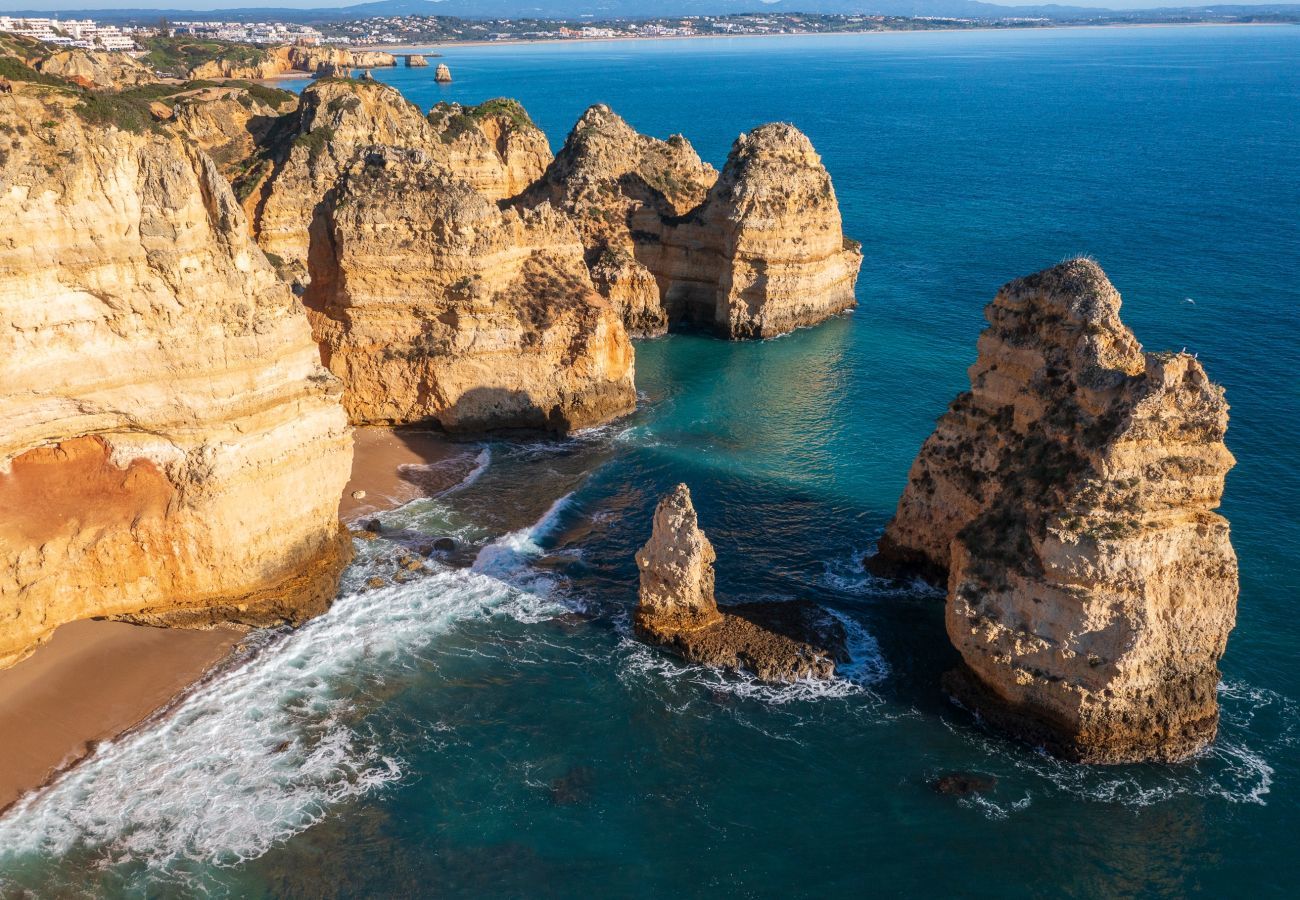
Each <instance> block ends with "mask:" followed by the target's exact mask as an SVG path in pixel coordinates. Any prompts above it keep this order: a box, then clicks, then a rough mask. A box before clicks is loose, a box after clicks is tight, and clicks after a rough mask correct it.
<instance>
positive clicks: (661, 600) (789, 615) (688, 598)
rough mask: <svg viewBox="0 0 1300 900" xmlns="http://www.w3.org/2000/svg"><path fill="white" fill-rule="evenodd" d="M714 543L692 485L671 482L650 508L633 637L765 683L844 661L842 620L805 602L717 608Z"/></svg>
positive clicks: (828, 670)
mask: <svg viewBox="0 0 1300 900" xmlns="http://www.w3.org/2000/svg"><path fill="white" fill-rule="evenodd" d="M716 559H717V557H716V554H715V553H714V551H713V545H712V544H710V543H709V539H708V538H707V537H706V536H705V534H704V532H703V531H701V530H700V526H699V521H698V519H697V517H696V514H695V506H694V504H693V503H692V502H691V492H690V489H689V488H687V487H686V485H684V484H679V485H677V487H676V488H674V489H673V491H672V492H671V493H669V494H668V495H666V496H665V497H664V498H663V499H662V500H660V501H659V505H658V507H657V508H656V509H655V515H654V528H653V531H652V533H651V536H650V540H649V541H648V542H647V543H646V545H645V546H644V547H642V548H641V550H640V551H639V552H638V553H637V555H636V562H637V567H638V568H639V569H640V572H641V590H640V598H639V602H638V604H637V608H636V613H635V616H634V619H633V621H634V624H635V627H636V633H637V636H638V637H640V638H641V639H642V640H644V641H646V642H647V643H650V644H653V645H655V646H658V647H662V648H663V649H665V650H668V651H670V652H672V653H674V654H676V655H677V656H680V657H681V658H682V659H684V660H685V661H686V662H690V663H697V664H700V665H706V666H717V667H719V668H723V669H727V670H729V671H746V672H752V673H753V674H755V675H757V676H758V678H759V679H761V680H763V681H772V682H786V681H799V680H801V679H807V678H831V677H833V676H834V675H835V665H836V663H843V662H846V661H847V659H848V657H847V655H846V653H845V633H844V628H843V626H842V625H841V624H840V623H839V622H838V621H837V620H836V619H834V618H833V617H832V616H831V615H830V614H829V613H827V612H826V611H825V610H823V609H821V608H820V607H818V606H817V605H815V604H813V603H809V602H807V601H802V600H797V601H786V602H761V603H741V604H735V605H730V606H726V607H721V608H720V607H719V606H718V604H717V601H716V599H715V598H714V594H713V583H714V574H713V563H714V562H715V560H716Z"/></svg>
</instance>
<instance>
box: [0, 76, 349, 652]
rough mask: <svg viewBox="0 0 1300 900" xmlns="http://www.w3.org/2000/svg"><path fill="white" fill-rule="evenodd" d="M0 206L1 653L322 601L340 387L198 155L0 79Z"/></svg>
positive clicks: (282, 612) (275, 614) (334, 536)
mask: <svg viewBox="0 0 1300 900" xmlns="http://www.w3.org/2000/svg"><path fill="white" fill-rule="evenodd" d="M32 122H43V123H49V124H47V125H46V126H45V127H43V128H42V129H41V134H40V139H37V138H36V136H35V135H33V134H32V133H30V132H29V131H28V130H27V128H26V127H23V126H26V125H27V124H28V123H32ZM0 218H2V219H3V221H4V222H5V223H6V227H5V228H4V230H3V231H2V232H0V321H2V322H3V323H4V324H5V327H4V328H0V421H3V422H4V423H5V424H4V427H3V428H2V429H0V509H3V510H4V511H5V512H4V515H3V516H0V665H7V664H11V663H13V662H15V661H16V660H18V659H20V658H21V657H22V656H23V655H25V654H26V653H27V652H29V651H30V650H31V649H32V648H33V647H34V646H35V645H36V644H37V643H39V642H40V641H42V640H44V639H45V638H47V637H48V636H49V634H50V633H51V631H52V630H53V629H54V628H55V627H57V626H58V625H59V624H61V623H63V622H67V621H72V620H75V619H81V618H86V617H90V616H107V617H116V618H125V619H129V620H132V621H140V622H148V623H153V624H181V625H196V626H201V625H205V624H209V623H212V622H215V621H222V620H230V621H238V622H246V623H256V624H267V623H275V622H294V621H298V620H300V619H301V618H303V617H305V616H307V615H311V614H313V613H315V612H318V611H320V610H322V609H323V608H324V607H325V606H326V605H327V604H328V602H329V600H330V598H331V597H332V596H333V593H334V588H335V583H336V579H337V575H338V572H339V570H340V568H341V566H342V564H343V562H344V561H345V560H346V558H347V555H348V552H349V545H348V543H347V541H346V540H345V539H344V538H343V537H342V536H341V534H340V530H339V526H338V520H337V508H338V501H339V496H340V494H341V491H342V488H343V485H344V484H345V482H346V481H347V478H348V474H349V469H350V463H351V438H350V435H349V431H348V427H347V422H346V417H345V415H344V412H343V410H342V408H341V406H340V404H339V402H338V398H339V393H340V388H339V385H338V383H337V380H336V379H334V378H333V376H331V375H330V374H329V373H328V372H326V371H325V370H324V369H322V368H321V366H320V364H319V357H318V351H317V348H316V346H315V345H314V343H313V342H312V340H311V336H310V334H309V330H308V325H307V322H306V321H305V320H304V318H303V316H302V314H301V312H300V309H299V307H298V305H297V303H296V302H295V300H294V299H293V298H292V297H291V295H290V293H289V291H288V290H287V289H286V288H285V287H284V286H283V285H282V284H281V283H280V282H279V281H278V280H277V279H276V277H275V275H274V273H273V272H272V270H271V268H270V266H269V265H267V263H266V260H265V258H264V257H263V255H262V254H261V252H260V251H259V250H258V249H257V248H256V246H255V245H253V244H252V242H251V240H250V239H249V237H248V235H247V228H246V224H245V222H244V218H243V214H242V212H241V210H240V208H239V205H238V204H237V203H236V202H235V199H234V197H233V195H232V193H231V191H230V188H229V187H228V185H227V184H226V183H225V181H224V180H223V179H222V178H221V177H220V175H219V174H218V172H217V170H216V168H215V167H214V165H213V164H212V162H211V161H210V160H209V159H208V157H207V156H205V155H204V154H203V153H201V152H199V151H197V150H194V149H192V148H189V147H186V146H185V145H184V144H183V143H182V142H181V141H180V140H179V139H178V138H174V137H169V136H164V135H161V134H158V133H154V132H152V131H148V130H146V131H143V132H142V133H139V134H134V133H129V132H126V131H121V130H118V129H117V128H115V127H111V126H110V127H102V126H90V125H88V124H87V123H86V121H85V120H84V119H83V118H81V117H80V115H79V114H78V112H77V109H76V101H75V98H73V97H71V96H65V95H63V94H62V93H60V92H56V91H48V90H44V89H37V90H33V91H32V92H30V93H29V92H19V91H15V92H13V93H10V94H4V95H0Z"/></svg>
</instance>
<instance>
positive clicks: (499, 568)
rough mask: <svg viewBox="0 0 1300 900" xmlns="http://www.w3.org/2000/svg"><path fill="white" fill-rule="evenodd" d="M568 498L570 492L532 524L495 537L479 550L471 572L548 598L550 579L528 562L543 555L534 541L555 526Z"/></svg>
mask: <svg viewBox="0 0 1300 900" xmlns="http://www.w3.org/2000/svg"><path fill="white" fill-rule="evenodd" d="M572 499H573V494H572V493H568V494H565V495H564V496H563V497H561V498H560V499H558V500H556V501H555V502H554V503H552V504H551V505H550V507H549V508H548V509H547V510H546V512H545V513H544V514H543V515H542V517H541V518H540V519H538V520H537V521H536V522H535V523H534V524H532V525H530V526H529V527H527V528H521V529H519V530H518V531H512V532H510V533H509V534H506V535H504V536H502V537H500V538H497V539H496V540H495V541H493V542H492V543H490V544H488V545H487V546H486V547H484V548H483V549H481V550H479V552H478V556H476V557H475V558H474V565H473V571H475V572H479V573H481V574H484V575H489V576H491V577H493V578H497V579H500V580H501V581H504V582H506V583H508V584H512V585H515V586H516V587H520V588H523V589H525V590H527V591H529V592H530V593H533V594H537V595H539V596H543V597H549V596H550V595H551V594H552V592H553V590H554V588H555V584H556V582H555V579H554V577H553V576H551V575H548V574H545V573H541V572H537V571H535V570H534V569H533V568H532V566H531V563H532V561H533V560H535V559H537V558H538V557H539V556H541V555H542V554H543V553H545V552H546V551H545V550H543V549H542V546H541V544H539V543H538V542H539V541H541V540H544V539H545V538H546V537H547V536H548V535H550V533H551V532H552V531H554V530H555V528H556V526H557V525H559V522H560V514H561V513H562V512H564V509H565V507H567V506H568V505H569V502H570V501H571V500H572Z"/></svg>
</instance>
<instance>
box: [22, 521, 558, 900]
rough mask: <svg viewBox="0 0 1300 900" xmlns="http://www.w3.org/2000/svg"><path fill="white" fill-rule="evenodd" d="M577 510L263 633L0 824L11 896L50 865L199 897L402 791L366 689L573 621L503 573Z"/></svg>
mask: <svg viewBox="0 0 1300 900" xmlns="http://www.w3.org/2000/svg"><path fill="white" fill-rule="evenodd" d="M568 499H569V498H568V497H567V496H566V497H564V498H561V499H560V500H559V501H557V502H556V503H555V504H553V505H552V506H551V508H550V509H549V510H548V511H547V513H546V515H544V516H543V517H542V518H541V519H540V520H539V521H538V522H537V523H536V524H535V525H533V526H532V527H531V528H527V529H522V530H520V531H518V532H513V533H511V534H508V535H505V536H504V537H502V538H499V539H498V540H497V541H495V542H494V543H492V544H490V545H488V546H487V547H484V548H483V550H482V551H481V552H480V560H481V561H482V564H479V563H476V567H475V568H474V569H472V570H464V569H461V570H456V569H451V568H446V567H442V566H439V565H437V564H436V563H434V564H431V565H432V567H433V571H432V572H431V573H429V574H427V575H424V576H423V577H420V578H419V579H418V580H415V581H411V582H408V583H406V584H397V585H390V586H388V587H384V588H380V589H377V590H370V591H364V592H359V591H358V592H353V593H347V594H345V595H343V596H341V597H340V599H339V600H338V601H336V602H335V604H334V606H333V607H332V608H331V609H330V610H329V611H328V612H327V613H325V614H324V615H323V616H321V617H319V618H317V619H314V620H312V621H311V622H308V623H307V624H306V625H304V626H302V627H301V628H299V629H297V630H296V631H291V632H278V633H269V632H263V633H260V634H258V635H256V636H255V637H254V638H253V639H252V640H251V643H252V646H251V648H250V653H249V655H250V656H251V658H250V659H248V660H247V661H246V662H243V664H241V665H239V666H238V667H236V668H232V669H230V670H228V671H225V672H222V673H220V674H218V675H216V676H214V677H213V678H211V679H210V680H209V681H208V682H206V683H205V684H203V685H201V686H200V687H198V688H197V689H196V690H195V691H194V692H193V693H191V694H190V695H189V696H188V697H186V698H185V699H184V700H182V701H181V702H179V703H178V704H177V705H176V706H175V707H174V708H173V709H172V710H170V711H169V712H168V713H167V714H166V715H164V716H162V717H160V718H159V719H157V720H156V721H154V722H152V723H150V724H149V725H146V726H145V727H143V728H141V729H139V730H137V731H134V732H132V733H129V734H127V735H125V736H123V737H121V738H119V739H117V740H115V741H113V742H110V743H107V744H105V745H103V746H101V747H100V748H99V750H98V751H97V752H96V753H95V754H94V755H93V756H91V757H90V758H89V759H87V760H86V761H85V762H84V763H83V764H81V765H80V766H78V767H76V768H74V769H73V770H71V771H70V772H68V773H66V774H65V775H64V776H63V777H61V778H60V779H58V780H57V781H55V782H54V783H53V784H52V785H50V786H49V787H47V788H45V789H43V790H41V791H39V792H37V793H35V794H33V795H30V796H28V797H27V798H25V799H23V800H21V801H20V802H19V803H18V804H16V805H15V806H14V807H13V808H12V809H11V810H10V812H9V813H8V814H7V815H6V816H5V817H4V818H3V819H0V873H3V874H0V893H4V892H5V889H7V888H8V887H10V886H12V887H15V888H17V887H18V886H20V885H21V884H22V881H21V879H22V878H23V874H24V872H27V873H28V874H29V875H30V876H31V877H33V878H38V879H45V878H48V865H47V861H48V860H49V859H51V858H62V859H65V860H66V859H75V860H77V862H78V865H77V866H75V867H74V866H69V867H68V868H69V869H72V868H76V869H80V870H83V871H84V870H86V869H90V870H94V871H108V870H113V871H127V872H134V873H136V876H135V877H141V878H148V879H150V880H151V881H154V880H159V879H161V880H162V881H164V882H171V883H176V884H182V885H185V886H188V887H193V888H202V887H203V886H204V884H203V882H204V880H205V879H207V878H210V877H211V872H210V868H209V867H217V868H221V867H229V866H234V865H238V864H240V863H241V862H244V861H247V860H250V859H254V858H256V857H258V856H261V855H262V854H264V853H266V852H267V851H268V850H270V849H271V848H272V847H274V846H277V845H279V844H281V843H283V842H284V841H286V840H288V839H289V838H291V837H293V836H294V835H296V834H299V833H301V832H302V831H304V830H306V829H307V828H310V827H311V826H312V825H314V824H315V823H317V822H319V821H321V819H323V818H324V817H326V816H328V815H329V814H330V812H331V810H333V809H334V808H336V807H337V806H338V805H339V804H342V803H345V802H348V801H350V800H355V799H357V798H360V797H364V796H368V795H371V794H374V793H376V792H378V791H381V790H383V789H384V787H385V786H387V785H390V784H392V783H394V782H396V781H398V780H400V779H401V778H402V777H403V776H404V775H405V774H406V765H405V763H404V761H403V760H402V759H400V758H398V757H397V756H395V755H390V754H388V753H386V752H384V750H383V749H382V748H383V747H384V746H385V740H384V739H385V735H384V734H382V733H377V732H376V730H375V727H374V726H373V725H372V724H368V723H367V714H368V712H370V711H372V710H373V709H375V708H376V707H378V706H379V705H381V704H382V698H381V697H376V696H371V695H369V694H368V690H369V688H368V687H367V686H368V685H376V684H382V683H383V681H384V680H385V678H387V677H390V676H391V675H392V673H393V672H394V671H395V670H401V669H403V668H405V667H410V666H412V665H414V664H417V663H418V662H419V661H420V659H421V655H420V654H421V651H422V650H423V649H424V648H425V647H427V646H428V645H429V644H430V643H431V642H432V641H433V640H434V639H436V638H437V637H438V636H439V635H441V634H444V633H446V632H448V631H450V630H451V629H452V628H454V627H455V626H456V625H457V623H460V622H464V621H467V620H471V619H486V618H490V617H493V616H499V615H509V616H511V617H513V618H515V619H517V620H519V621H524V622H533V621H539V620H542V619H545V618H549V617H551V616H554V615H557V614H559V613H561V612H563V611H564V609H563V608H562V607H559V606H557V605H555V604H553V603H551V602H550V601H548V600H547V599H546V598H545V597H544V596H539V595H538V594H536V593H533V592H530V591H528V590H525V589H521V588H520V587H518V586H516V585H515V584H512V583H509V582H507V581H505V580H503V579H502V578H499V577H496V576H495V575H494V574H493V573H494V572H501V573H502V574H505V575H507V576H509V575H513V574H515V573H514V571H513V570H512V569H510V567H509V566H507V565H506V564H505V563H506V561H507V560H510V559H524V558H527V557H529V556H531V555H533V554H535V553H540V552H541V548H540V547H539V546H538V544H537V541H538V540H540V539H542V538H543V537H544V536H545V535H546V534H547V533H548V532H549V530H550V529H552V528H553V527H554V526H555V523H556V521H557V519H558V516H559V514H560V512H561V510H562V509H563V508H564V506H565V504H566V503H567V502H568ZM374 543H379V542H378V541H376V542H374ZM367 568H368V565H367V560H366V559H364V558H363V559H362V560H360V561H359V563H358V564H356V565H354V566H353V570H354V571H350V572H349V573H348V578H347V582H346V584H347V585H356V584H358V583H363V582H364V579H365V576H366V574H367V572H366V569H367ZM516 580H522V579H516ZM346 589H347V588H346V587H345V590H346ZM42 861H46V864H45V865H42V864H41V863H42ZM39 872H44V873H45V874H44V875H39V874H36V873H39ZM205 873H207V874H205ZM40 883H41V885H43V886H48V885H45V884H44V881H43V880H41V882H40Z"/></svg>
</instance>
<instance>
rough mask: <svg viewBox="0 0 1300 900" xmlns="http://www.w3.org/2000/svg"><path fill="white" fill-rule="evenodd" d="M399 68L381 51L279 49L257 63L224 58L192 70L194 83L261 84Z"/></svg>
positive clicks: (320, 48) (297, 47) (332, 48)
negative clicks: (278, 79) (292, 77)
mask: <svg viewBox="0 0 1300 900" xmlns="http://www.w3.org/2000/svg"><path fill="white" fill-rule="evenodd" d="M395 65H397V57H395V56H394V55H393V54H391V53H384V52H381V51H378V50H346V49H343V48H341V47H299V46H293V47H275V48H273V49H270V50H267V51H266V52H265V54H264V56H263V58H262V59H260V60H257V61H256V62H248V61H246V60H236V59H230V58H227V57H223V58H220V59H214V60H211V61H209V62H205V63H202V64H200V65H198V66H195V67H194V68H192V69H190V72H189V77H190V79H191V80H201V79H223V78H237V79H245V80H250V81H257V80H259V79H263V78H274V77H276V76H277V75H288V74H290V73H293V72H305V73H307V74H309V75H316V76H319V77H331V76H336V75H341V74H343V73H345V72H350V71H351V70H352V69H375V68H385V67H388V66H395Z"/></svg>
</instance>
